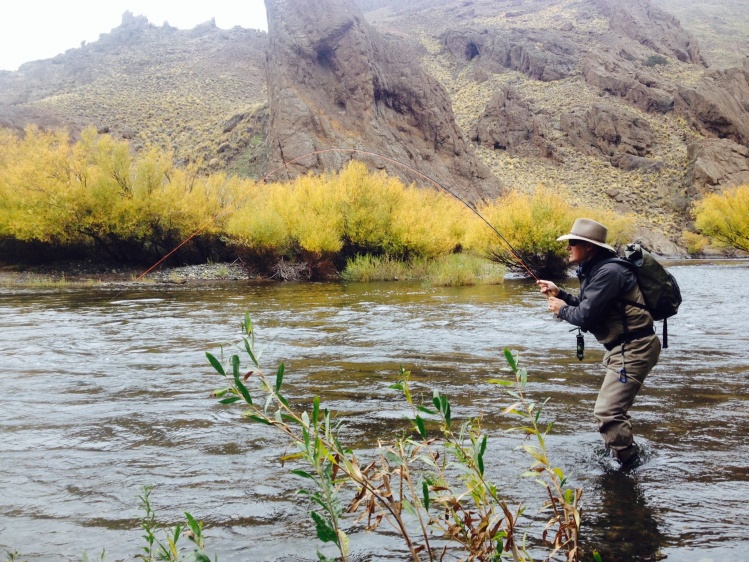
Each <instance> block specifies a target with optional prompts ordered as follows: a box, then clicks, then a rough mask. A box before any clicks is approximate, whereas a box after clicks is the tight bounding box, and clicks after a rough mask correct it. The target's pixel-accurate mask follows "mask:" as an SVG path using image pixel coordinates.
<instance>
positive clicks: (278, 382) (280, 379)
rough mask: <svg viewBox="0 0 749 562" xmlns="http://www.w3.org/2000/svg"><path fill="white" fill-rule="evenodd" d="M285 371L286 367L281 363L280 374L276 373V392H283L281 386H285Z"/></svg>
mask: <svg viewBox="0 0 749 562" xmlns="http://www.w3.org/2000/svg"><path fill="white" fill-rule="evenodd" d="M285 370H286V368H285V367H284V364H283V363H281V364H280V365H279V366H278V372H276V392H278V391H279V390H281V385H282V384H283V373H284V371H285Z"/></svg>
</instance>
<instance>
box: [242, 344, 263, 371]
mask: <svg viewBox="0 0 749 562" xmlns="http://www.w3.org/2000/svg"><path fill="white" fill-rule="evenodd" d="M244 349H245V351H246V352H247V355H249V356H250V359H251V360H252V363H253V364H254V365H255V367H257V368H258V369H259V368H260V364H259V363H258V362H257V359H256V358H255V354H254V353H253V352H252V346H251V345H250V342H248V341H247V340H244Z"/></svg>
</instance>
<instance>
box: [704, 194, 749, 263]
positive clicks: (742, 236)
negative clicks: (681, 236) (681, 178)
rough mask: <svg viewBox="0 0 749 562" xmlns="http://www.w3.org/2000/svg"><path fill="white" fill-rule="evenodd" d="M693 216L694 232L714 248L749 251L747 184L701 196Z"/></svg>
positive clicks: (748, 199) (748, 195)
mask: <svg viewBox="0 0 749 562" xmlns="http://www.w3.org/2000/svg"><path fill="white" fill-rule="evenodd" d="M694 215H695V223H694V227H695V229H696V230H697V232H699V233H701V234H703V235H704V236H707V237H708V238H709V239H710V240H711V242H712V243H714V244H715V245H716V246H719V247H722V248H731V249H734V250H742V251H744V252H749V185H742V186H739V187H737V188H735V189H731V190H726V191H724V192H723V193H713V194H710V195H707V196H705V198H704V199H702V200H700V201H699V202H698V203H697V204H696V205H695V207H694Z"/></svg>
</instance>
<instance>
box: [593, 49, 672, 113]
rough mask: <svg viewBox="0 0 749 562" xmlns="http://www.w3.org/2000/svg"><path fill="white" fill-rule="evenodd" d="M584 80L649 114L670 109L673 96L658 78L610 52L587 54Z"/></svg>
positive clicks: (666, 111)
mask: <svg viewBox="0 0 749 562" xmlns="http://www.w3.org/2000/svg"><path fill="white" fill-rule="evenodd" d="M582 73H583V77H584V78H585V81H586V82H587V83H588V84H590V85H591V86H594V87H596V88H598V89H600V90H602V91H603V92H606V93H608V94H611V95H613V96H617V97H620V98H623V99H624V100H625V101H627V102H629V103H631V104H632V105H634V106H635V107H639V108H640V109H642V110H643V111H647V112H652V113H668V112H669V111H671V110H673V109H674V96H673V95H671V94H670V93H668V92H667V91H665V90H664V89H663V88H662V87H660V84H659V82H658V80H656V79H655V78H654V77H653V76H652V75H650V74H649V73H647V72H644V71H642V70H639V69H636V68H635V65H634V64H632V63H631V62H630V61H627V60H626V59H621V58H618V57H615V56H613V55H611V54H610V53H591V54H589V55H588V56H587V57H586V58H585V60H584V62H583V67H582Z"/></svg>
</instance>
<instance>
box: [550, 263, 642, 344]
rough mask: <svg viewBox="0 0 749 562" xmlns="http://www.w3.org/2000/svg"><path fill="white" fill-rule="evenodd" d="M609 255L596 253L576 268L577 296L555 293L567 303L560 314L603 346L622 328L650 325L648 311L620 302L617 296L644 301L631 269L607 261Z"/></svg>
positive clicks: (624, 329) (616, 337)
mask: <svg viewBox="0 0 749 562" xmlns="http://www.w3.org/2000/svg"><path fill="white" fill-rule="evenodd" d="M612 257H614V255H613V254H611V253H608V252H599V253H598V254H596V256H594V257H593V258H592V259H591V260H590V261H587V262H585V263H582V264H581V265H580V266H579V267H578V268H577V277H578V279H579V280H580V296H579V297H575V296H572V295H570V294H569V293H567V292H566V291H563V290H561V289H560V291H559V295H558V297H559V298H560V299H561V300H563V301H564V302H565V303H566V304H567V305H569V306H565V307H562V309H561V310H560V311H559V317H560V318H561V319H562V320H565V321H567V322H569V323H570V324H572V325H573V326H578V327H580V328H582V329H583V330H586V331H588V332H590V333H591V334H593V336H595V338H596V339H597V340H598V341H599V342H600V343H602V344H604V345H610V344H612V343H613V342H615V341H617V340H618V339H619V338H620V337H621V336H622V335H623V334H624V332H625V331H628V332H636V331H641V330H645V329H648V328H652V326H653V318H652V317H651V316H650V313H648V312H647V311H646V310H643V309H641V308H637V307H636V306H632V305H628V304H624V303H622V302H621V300H620V299H627V300H630V301H634V302H638V303H641V304H644V302H645V300H644V299H643V296H642V292H640V288H639V287H638V286H637V278H636V277H635V274H634V272H633V271H632V269H631V268H630V267H628V266H627V265H625V264H623V263H619V262H617V261H609V258H612ZM625 319H626V320H625ZM625 322H626V327H625Z"/></svg>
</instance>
